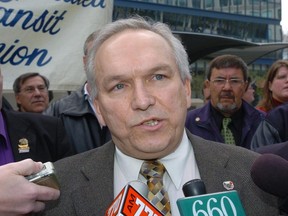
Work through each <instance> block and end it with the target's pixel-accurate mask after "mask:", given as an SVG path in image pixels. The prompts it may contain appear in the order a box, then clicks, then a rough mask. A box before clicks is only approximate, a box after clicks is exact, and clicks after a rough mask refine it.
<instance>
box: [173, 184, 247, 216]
mask: <svg viewBox="0 0 288 216" xmlns="http://www.w3.org/2000/svg"><path fill="white" fill-rule="evenodd" d="M225 183H226V182H225ZM228 183H229V182H228ZM228 183H227V184H228ZM223 184H224V183H223ZM232 184H233V183H232ZM182 190H183V193H184V195H185V198H180V199H178V200H177V206H178V209H179V212H180V215H181V216H191V215H194V216H200V215H201V216H202V215H203V216H204V215H205V216H215V215H217V216H218V215H238V216H246V214H245V211H244V209H243V206H242V204H241V201H240V198H239V196H238V193H237V191H235V190H231V191H225V192H219V193H211V194H206V187H205V184H204V182H203V181H202V180H201V179H193V180H191V181H188V182H186V183H185V184H184V185H183V187H182Z"/></svg>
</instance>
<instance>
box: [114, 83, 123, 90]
mask: <svg viewBox="0 0 288 216" xmlns="http://www.w3.org/2000/svg"><path fill="white" fill-rule="evenodd" d="M123 88H124V84H117V85H116V86H115V88H114V89H115V90H119V89H123Z"/></svg>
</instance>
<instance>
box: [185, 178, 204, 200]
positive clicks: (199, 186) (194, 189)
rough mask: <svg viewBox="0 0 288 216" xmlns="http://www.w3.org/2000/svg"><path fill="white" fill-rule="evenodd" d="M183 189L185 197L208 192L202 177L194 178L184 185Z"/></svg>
mask: <svg viewBox="0 0 288 216" xmlns="http://www.w3.org/2000/svg"><path fill="white" fill-rule="evenodd" d="M182 191H183V193H184V195H185V197H190V196H198V195H202V194H206V187H205V184H204V182H203V181H202V180H201V179H193V180H190V181H188V182H186V183H185V184H184V185H183V187H182Z"/></svg>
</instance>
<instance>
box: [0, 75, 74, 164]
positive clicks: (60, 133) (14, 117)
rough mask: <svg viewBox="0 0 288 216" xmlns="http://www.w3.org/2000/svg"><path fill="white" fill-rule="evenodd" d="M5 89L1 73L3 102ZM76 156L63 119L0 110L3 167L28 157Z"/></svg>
mask: <svg viewBox="0 0 288 216" xmlns="http://www.w3.org/2000/svg"><path fill="white" fill-rule="evenodd" d="M2 88H3V76H2V74H1V70H0V98H1V99H2ZM1 106H2V101H0V108H1ZM74 153H75V150H74V148H73V146H71V145H70V144H69V142H68V139H67V135H66V133H65V129H64V127H63V124H62V122H61V120H60V119H58V118H56V117H50V116H43V115H39V114H36V113H26V112H24V113H22V112H17V111H13V110H12V111H11V110H5V109H2V108H1V111H0V165H3V164H7V163H11V162H15V161H20V160H23V159H27V158H31V159H32V160H35V161H41V162H47V161H51V162H53V161H56V160H59V159H62V158H64V157H67V156H70V155H73V154H74Z"/></svg>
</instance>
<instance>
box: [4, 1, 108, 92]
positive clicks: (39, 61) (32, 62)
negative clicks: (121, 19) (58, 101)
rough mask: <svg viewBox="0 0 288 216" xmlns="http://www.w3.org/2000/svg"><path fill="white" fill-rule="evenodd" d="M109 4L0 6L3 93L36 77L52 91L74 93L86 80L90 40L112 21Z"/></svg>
mask: <svg viewBox="0 0 288 216" xmlns="http://www.w3.org/2000/svg"><path fill="white" fill-rule="evenodd" d="M112 11H113V1H112V0H0V67H1V70H2V74H3V76H4V85H3V88H4V90H9V89H10V90H11V89H12V85H13V82H14V80H15V78H16V77H18V76H19V75H21V74H23V73H26V72H39V73H41V74H42V75H44V76H46V77H47V78H48V79H49V80H50V84H51V85H50V90H75V89H77V88H78V87H80V85H82V84H83V83H84V82H85V80H86V77H85V73H84V68H83V62H82V56H83V45H84V42H85V40H86V38H87V36H88V35H89V34H91V33H92V32H93V31H95V30H97V29H99V28H101V26H103V25H105V24H106V23H109V22H111V21H112Z"/></svg>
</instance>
